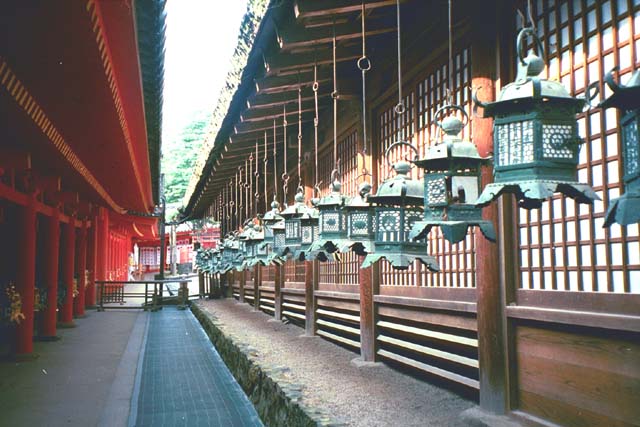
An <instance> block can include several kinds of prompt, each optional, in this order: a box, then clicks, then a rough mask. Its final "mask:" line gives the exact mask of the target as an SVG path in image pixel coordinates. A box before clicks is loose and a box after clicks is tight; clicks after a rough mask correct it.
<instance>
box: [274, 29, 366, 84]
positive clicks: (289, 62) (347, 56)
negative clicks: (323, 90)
mask: <svg viewBox="0 0 640 427" xmlns="http://www.w3.org/2000/svg"><path fill="white" fill-rule="evenodd" d="M305 31H306V30H305ZM360 56H362V46H359V45H357V44H353V45H352V46H340V47H339V48H338V49H337V52H336V62H344V61H355V60H357V59H358V58H360ZM332 63H333V54H332V52H331V50H330V49H322V50H318V51H317V52H312V53H291V54H283V53H280V54H278V55H275V56H272V57H271V58H265V61H264V68H265V72H266V76H275V75H286V74H293V76H292V78H293V79H294V80H296V79H297V78H298V76H299V75H300V76H302V75H309V74H311V75H312V74H313V73H312V71H313V66H314V65H319V66H321V65H328V64H332ZM311 81H313V77H311V79H310V80H308V83H307V84H309V82H311ZM296 89H297V86H296Z"/></svg>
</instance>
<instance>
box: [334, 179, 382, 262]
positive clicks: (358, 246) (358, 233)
mask: <svg viewBox="0 0 640 427" xmlns="http://www.w3.org/2000/svg"><path fill="white" fill-rule="evenodd" d="M370 193H371V184H370V183H368V182H363V183H361V184H360V185H359V186H358V195H357V196H354V197H351V198H350V199H349V200H348V201H347V202H346V204H345V206H344V208H343V211H344V214H345V216H346V219H347V239H346V240H344V241H342V242H341V245H340V247H338V250H339V251H340V252H348V251H350V250H351V251H353V252H354V253H356V254H357V255H361V256H363V255H366V254H368V253H371V252H373V248H374V240H375V233H374V221H375V208H374V207H373V206H372V205H371V204H370V203H369V201H368V199H369V195H370Z"/></svg>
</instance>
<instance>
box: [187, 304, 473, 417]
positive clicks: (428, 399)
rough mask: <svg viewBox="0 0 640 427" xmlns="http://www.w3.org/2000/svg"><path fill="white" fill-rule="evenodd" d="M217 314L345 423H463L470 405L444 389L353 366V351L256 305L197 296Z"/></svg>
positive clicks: (312, 401) (229, 331) (314, 403)
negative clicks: (310, 335) (312, 335)
mask: <svg viewBox="0 0 640 427" xmlns="http://www.w3.org/2000/svg"><path fill="white" fill-rule="evenodd" d="M198 304H199V305H200V307H201V308H202V309H203V310H204V311H205V312H206V313H208V314H211V315H213V316H215V317H217V318H218V322H219V323H218V326H219V327H220V328H221V329H222V330H223V332H224V333H225V335H233V337H234V340H237V341H239V342H241V343H243V344H246V345H249V346H251V347H253V348H255V350H256V353H257V356H258V359H257V360H258V363H259V364H260V365H263V366H283V367H287V368H288V372H287V374H288V375H287V376H288V377H290V379H291V382H293V383H296V384H299V385H301V386H302V395H303V399H302V400H303V402H304V403H305V405H308V406H310V407H314V408H318V409H321V410H322V411H323V412H326V413H329V414H331V415H332V416H333V417H334V418H335V419H336V420H339V421H341V422H344V423H345V424H346V425H349V426H362V427H364V426H366V427H371V426H394V427H395V426H420V427H426V426H438V427H441V426H463V425H466V423H464V422H462V421H461V419H460V418H459V414H460V413H461V412H462V411H464V410H466V409H468V408H470V407H472V406H474V402H472V401H469V400H466V399H464V398H462V397H460V396H458V395H456V394H455V393H452V392H450V391H448V390H445V389H441V388H438V387H436V386H434V385H431V384H429V383H427V382H424V381H421V380H419V379H416V378H413V377H411V376H409V375H405V374H403V373H401V372H398V371H395V370H393V369H391V368H389V367H387V366H385V365H382V364H381V365H380V366H375V367H363V368H357V367H356V366H355V365H353V364H352V363H351V360H353V359H354V358H355V357H357V354H356V353H353V352H350V351H348V350H346V349H344V348H341V347H339V346H337V345H335V344H333V343H331V342H328V341H326V340H324V339H321V338H306V337H301V335H302V334H303V333H304V330H303V329H301V328H299V327H297V326H293V325H287V324H283V323H280V322H267V321H268V320H269V319H272V317H271V316H268V315H266V314H264V313H262V312H259V311H254V310H253V309H252V307H250V306H249V305H248V304H240V303H237V302H235V301H234V300H210V301H200V302H198Z"/></svg>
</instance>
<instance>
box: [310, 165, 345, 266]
mask: <svg viewBox="0 0 640 427" xmlns="http://www.w3.org/2000/svg"><path fill="white" fill-rule="evenodd" d="M341 190H342V183H341V182H340V180H339V179H338V171H337V170H334V171H333V172H332V183H331V192H330V193H329V194H328V195H326V196H324V197H322V198H320V199H319V200H316V201H315V203H314V205H315V206H316V208H317V210H318V217H319V219H318V223H319V233H318V238H317V239H316V240H314V242H313V244H312V245H311V247H310V248H309V251H308V253H307V259H319V260H320V261H329V260H336V259H337V258H336V257H335V255H334V254H335V253H336V252H337V251H338V250H339V249H340V248H341V247H342V246H343V245H344V244H345V243H346V238H347V216H346V215H347V214H346V212H345V211H344V210H343V207H344V206H345V203H346V202H347V201H348V198H347V197H346V196H344V195H343V194H342V193H341Z"/></svg>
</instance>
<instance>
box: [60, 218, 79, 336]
mask: <svg viewBox="0 0 640 427" xmlns="http://www.w3.org/2000/svg"><path fill="white" fill-rule="evenodd" d="M73 222H74V219H73V218H69V223H68V224H65V225H64V226H63V228H62V282H63V283H64V284H65V286H66V288H67V294H66V295H65V298H64V302H63V303H62V309H61V310H60V314H61V315H60V326H61V327H72V326H73V325H74V324H73V270H74V266H75V249H76V228H75V224H74V223H73Z"/></svg>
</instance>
